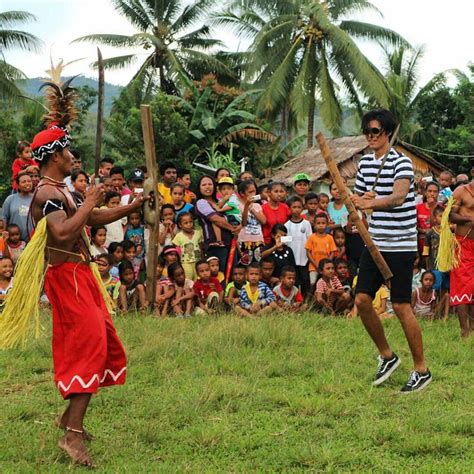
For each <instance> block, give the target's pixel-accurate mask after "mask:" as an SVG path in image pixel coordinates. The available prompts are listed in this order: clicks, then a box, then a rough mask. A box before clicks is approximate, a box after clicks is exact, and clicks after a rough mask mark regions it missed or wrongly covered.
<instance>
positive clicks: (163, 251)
mask: <svg viewBox="0 0 474 474" xmlns="http://www.w3.org/2000/svg"><path fill="white" fill-rule="evenodd" d="M169 249H173V250H174V251H175V252H176V255H177V256H178V263H181V257H180V256H179V252H178V249H177V247H176V245H165V246H164V247H163V250H162V251H161V253H160V255H158V262H159V263H161V265H163V267H166V260H165V251H166V250H169Z"/></svg>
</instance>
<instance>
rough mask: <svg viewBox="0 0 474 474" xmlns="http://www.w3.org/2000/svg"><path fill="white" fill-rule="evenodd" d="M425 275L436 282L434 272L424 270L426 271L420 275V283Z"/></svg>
mask: <svg viewBox="0 0 474 474" xmlns="http://www.w3.org/2000/svg"><path fill="white" fill-rule="evenodd" d="M425 275H431V276H432V277H433V278H434V280H435V281H436V276H435V274H434V272H433V271H431V270H426V271H424V272H423V273H422V274H421V278H420V281H422V280H423V278H424V277H425Z"/></svg>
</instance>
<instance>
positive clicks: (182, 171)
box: [176, 168, 191, 178]
mask: <svg viewBox="0 0 474 474" xmlns="http://www.w3.org/2000/svg"><path fill="white" fill-rule="evenodd" d="M187 174H189V175H190V174H191V171H189V170H188V169H186V168H178V169H177V170H176V176H177V177H178V178H182V177H183V176H186V175H187Z"/></svg>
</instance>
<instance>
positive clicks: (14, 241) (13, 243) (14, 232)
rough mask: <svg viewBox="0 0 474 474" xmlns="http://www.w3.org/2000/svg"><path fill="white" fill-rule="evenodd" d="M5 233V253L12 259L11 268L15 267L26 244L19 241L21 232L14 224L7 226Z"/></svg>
mask: <svg viewBox="0 0 474 474" xmlns="http://www.w3.org/2000/svg"><path fill="white" fill-rule="evenodd" d="M7 233H8V237H7V240H6V244H7V251H8V255H10V258H11V259H12V262H13V266H15V265H16V262H17V260H18V259H19V258H20V255H21V254H22V252H23V250H25V247H26V242H25V241H23V240H21V230H20V227H18V226H17V225H16V224H9V225H7Z"/></svg>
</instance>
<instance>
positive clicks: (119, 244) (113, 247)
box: [107, 242, 123, 255]
mask: <svg viewBox="0 0 474 474" xmlns="http://www.w3.org/2000/svg"><path fill="white" fill-rule="evenodd" d="M119 247H122V249H123V242H110V244H109V248H108V249H107V251H108V252H109V254H110V255H111V254H113V253H114V252H115V251H116V250H117V249H118V248H119Z"/></svg>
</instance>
